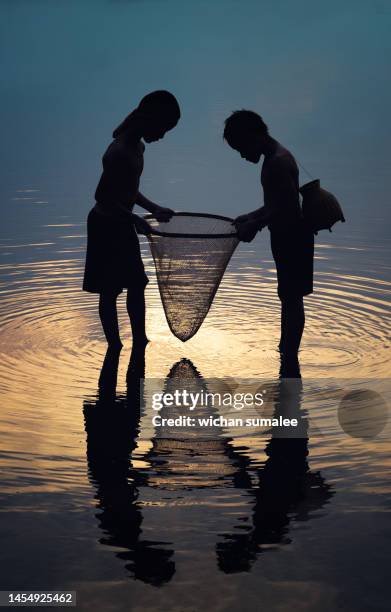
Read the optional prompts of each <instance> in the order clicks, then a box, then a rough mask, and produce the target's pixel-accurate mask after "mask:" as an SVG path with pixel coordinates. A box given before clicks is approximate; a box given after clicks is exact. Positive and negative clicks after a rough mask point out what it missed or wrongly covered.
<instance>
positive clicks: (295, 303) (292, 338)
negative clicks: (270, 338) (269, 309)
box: [280, 297, 305, 356]
mask: <svg viewBox="0 0 391 612" xmlns="http://www.w3.org/2000/svg"><path fill="white" fill-rule="evenodd" d="M304 323H305V315H304V300H303V298H302V297H294V298H286V299H282V300H281V340H280V350H281V352H282V353H284V355H291V356H294V355H297V353H298V351H299V347H300V342H301V338H302V335H303V331H304Z"/></svg>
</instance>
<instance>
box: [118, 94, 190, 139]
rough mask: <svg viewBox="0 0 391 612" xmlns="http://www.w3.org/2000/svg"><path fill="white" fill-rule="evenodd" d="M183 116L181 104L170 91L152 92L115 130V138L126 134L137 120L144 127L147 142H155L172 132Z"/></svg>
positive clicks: (143, 135) (144, 136)
mask: <svg viewBox="0 0 391 612" xmlns="http://www.w3.org/2000/svg"><path fill="white" fill-rule="evenodd" d="M180 116H181V111H180V108H179V104H178V102H177V99H176V98H175V96H174V95H173V94H172V93H170V92H169V91H164V90H159V91H152V92H151V93H149V94H147V95H146V96H144V98H143V99H142V100H141V102H140V104H139V105H138V107H137V108H136V109H135V110H134V111H132V112H131V113H130V115H128V116H127V117H126V119H125V120H124V121H123V122H122V123H121V125H119V126H118V127H117V129H116V130H114V133H113V137H114V138H117V137H118V136H120V135H122V134H124V133H126V131H127V130H128V129H129V128H130V127H131V126H133V125H134V121H135V120H136V121H137V122H138V124H139V125H141V126H142V137H143V138H144V140H145V142H155V141H156V140H160V139H161V138H163V136H164V134H165V133H166V132H168V131H169V130H172V128H174V127H175V126H176V124H177V123H178V121H179V119H180Z"/></svg>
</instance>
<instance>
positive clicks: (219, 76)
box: [0, 0, 391, 231]
mask: <svg viewBox="0 0 391 612" xmlns="http://www.w3.org/2000/svg"><path fill="white" fill-rule="evenodd" d="M0 13H1V19H0V23H1V25H0V41H1V42H0V59H1V72H2V76H3V78H2V84H1V99H2V111H3V112H2V115H3V126H2V139H1V143H0V161H1V168H2V177H3V178H2V181H1V187H0V194H1V203H2V209H3V215H4V217H3V219H4V220H5V226H4V227H5V228H6V229H5V231H14V229H15V224H19V226H20V225H21V224H22V225H23V223H27V222H28V221H29V219H30V212H29V211H25V212H24V215H23V218H20V217H19V212H18V210H15V208H14V207H15V204H13V203H12V194H14V193H15V191H17V190H18V189H21V188H29V187H32V188H37V189H39V190H40V192H41V193H42V194H43V197H44V199H45V201H48V202H49V206H50V207H51V212H53V211H55V212H56V214H60V213H63V214H69V215H71V216H72V218H75V219H76V218H80V219H82V218H84V217H85V215H86V213H87V212H88V210H89V208H90V207H91V205H92V204H93V194H94V190H95V187H96V183H97V181H98V179H99V174H100V171H101V157H102V154H103V152H104V150H105V148H106V147H107V145H108V144H109V143H110V140H111V133H112V130H113V128H114V127H116V125H117V124H118V123H119V122H120V121H121V120H122V119H123V118H124V116H125V115H126V114H127V113H128V112H130V110H132V109H133V108H134V107H135V106H136V105H137V104H138V102H139V100H140V98H141V97H142V96H143V95H144V94H145V93H147V92H149V91H151V90H154V89H160V88H164V89H168V90H170V91H172V92H173V93H174V94H175V95H176V96H177V98H178V100H179V102H180V105H181V108H182V119H181V122H180V124H179V125H178V127H177V128H176V129H175V130H173V131H172V132H170V133H169V134H168V135H167V136H166V138H165V139H164V140H163V141H161V142H159V143H156V144H152V145H151V146H149V147H147V151H146V154H145V171H144V174H143V177H142V183H141V185H142V190H143V192H144V193H145V194H146V195H147V196H148V197H150V198H151V199H154V200H155V201H157V202H159V203H162V204H164V205H166V206H171V207H172V208H175V209H177V210H203V211H208V212H217V213H222V214H224V213H227V214H230V215H234V216H235V214H240V213H243V212H246V211H248V210H251V209H253V208H256V207H258V206H259V205H260V204H261V203H262V202H261V191H260V184H259V170H258V169H257V168H256V167H254V166H253V165H250V164H246V163H245V162H244V161H243V160H241V159H240V157H239V156H238V154H237V153H235V152H234V151H232V150H230V149H229V147H228V146H227V145H226V144H225V143H224V142H223V140H222V130H223V122H224V119H225V118H226V117H227V116H228V115H229V114H230V112H231V111H233V110H236V109H240V108H250V109H252V110H255V111H257V112H259V113H260V114H261V115H262V116H263V118H264V120H265V121H266V123H267V124H268V125H269V127H270V131H271V133H272V135H273V136H275V137H276V138H277V139H278V140H280V141H281V142H282V143H283V144H284V145H285V146H287V147H288V148H289V149H290V150H291V151H292V152H293V154H294V155H295V156H296V157H297V159H298V160H299V161H300V162H301V163H302V164H303V165H304V166H305V168H307V170H308V171H309V172H310V174H311V175H312V176H315V177H316V178H317V177H320V178H321V181H322V183H323V184H324V185H325V186H326V187H327V188H328V189H330V190H331V191H333V192H335V193H336V194H337V195H338V196H339V197H340V199H342V201H343V203H344V209H345V211H346V210H347V211H348V213H349V212H350V211H352V212H355V211H359V214H360V215H364V216H365V215H373V214H380V215H383V213H385V211H388V198H389V195H388V194H389V185H388V177H387V174H388V168H389V161H390V152H389V136H390V133H389V132H390V128H389V125H390V122H389V108H390V106H391V100H390V87H391V86H390V80H389V65H390V48H391V36H390V35H389V33H390V22H391V5H390V3H388V2H386V1H380V0H378V1H373V0H371V1H369V0H368V1H363V0H358V1H357V0H355V1H350V0H348V1H345V2H343V3H341V2H340V1H329V2H327V3H324V2H313V1H312V2H310V1H307V0H298V1H297V2H290V1H283V0H274V1H273V2H272V1H265V0H261V1H259V0H258V1H252V0H247V1H246V0H244V1H239V0H238V1H236V0H235V1H234V0H224V1H222V0H215V1H213V0H209V1H204V0H201V1H197V2H189V1H176V0H155V1H153V0H145V1H143V0H133V1H132V0H94V1H89V0H67V1H65V0H58V1H56V2H52V1H50V0H12V1H11V0H0ZM307 180H309V178H307V177H306V175H305V174H303V173H302V174H301V182H302V183H303V182H306V181H307ZM387 214H388V212H387ZM348 216H349V214H348ZM7 228H8V229H7Z"/></svg>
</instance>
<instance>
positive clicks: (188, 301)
mask: <svg viewBox="0 0 391 612" xmlns="http://www.w3.org/2000/svg"><path fill="white" fill-rule="evenodd" d="M145 218H146V219H147V220H148V222H149V224H150V225H151V227H152V233H150V234H148V240H149V244H150V247H151V252H152V256H153V259H154V262H155V267H156V276H157V282H158V285H159V291H160V296H161V298H162V302H163V307H164V312H165V314H166V319H167V322H168V325H169V327H170V329H171V331H172V333H173V334H174V336H176V337H177V338H179V339H180V340H182V341H183V342H185V341H186V340H189V338H191V337H192V336H194V334H195V333H197V331H198V330H199V328H200V326H201V325H202V322H203V320H204V319H205V317H206V315H207V314H208V311H209V309H210V307H211V305H212V302H213V298H214V296H215V294H216V291H217V289H218V287H219V285H220V281H221V279H222V277H223V274H224V271H225V269H226V267H227V265H228V263H229V260H230V258H231V256H232V253H233V252H234V250H235V248H236V247H237V245H238V242H239V240H238V238H237V235H236V230H235V227H234V226H233V225H232V219H229V218H228V217H221V216H218V215H208V214H199V213H176V214H175V215H174V216H173V217H172V218H171V219H170V221H168V222H167V223H160V222H159V221H156V219H153V218H152V217H151V216H150V215H147V216H146V217H145Z"/></svg>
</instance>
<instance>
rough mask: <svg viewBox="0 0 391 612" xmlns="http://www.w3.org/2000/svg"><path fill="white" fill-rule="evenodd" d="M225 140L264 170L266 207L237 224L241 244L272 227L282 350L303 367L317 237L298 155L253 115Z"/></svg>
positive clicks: (231, 127) (233, 119)
mask: <svg viewBox="0 0 391 612" xmlns="http://www.w3.org/2000/svg"><path fill="white" fill-rule="evenodd" d="M224 139H225V140H226V141H227V142H228V144H229V145H230V146H231V147H232V148H233V149H235V150H236V151H238V152H239V153H240V155H241V157H242V158H244V159H245V160H247V161H248V162H252V163H254V164H257V163H258V162H259V161H260V158H261V156H262V155H263V156H264V161H263V165H262V171H261V183H262V187H263V196H264V206H262V207H261V208H258V209H256V210H254V211H252V212H250V213H247V214H245V215H241V216H239V217H237V218H236V219H235V226H236V228H237V231H238V235H239V238H240V240H243V241H244V242H251V241H252V240H253V239H254V237H255V235H256V234H257V232H258V231H260V230H262V228H263V227H265V226H267V227H268V228H269V230H270V242H271V250H272V254H273V258H274V261H275V264H276V268H277V279H278V290H277V291H278V296H279V298H280V300H281V338H280V343H279V346H278V348H279V351H280V353H281V356H282V360H283V361H285V362H287V363H288V362H290V363H292V362H297V354H298V351H299V347H300V342H301V338H302V335H303V330H304V322H305V317H304V302H303V296H305V295H309V294H310V293H312V291H313V258H314V234H313V232H312V231H311V230H310V229H309V228H308V227H307V226H306V224H305V222H304V220H303V217H302V211H301V206H300V197H299V171H298V167H297V164H296V161H295V159H294V157H293V155H292V154H291V153H290V152H289V151H288V150H287V149H286V148H285V147H283V146H282V145H281V144H280V143H279V142H277V140H275V139H274V138H272V137H271V136H270V134H269V131H268V128H267V125H266V124H265V123H264V121H263V120H262V118H261V117H260V116H259V115H258V114H257V113H254V112H253V111H249V110H240V111H236V112H234V113H232V115H231V116H230V117H228V119H226V121H225V128H224Z"/></svg>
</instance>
